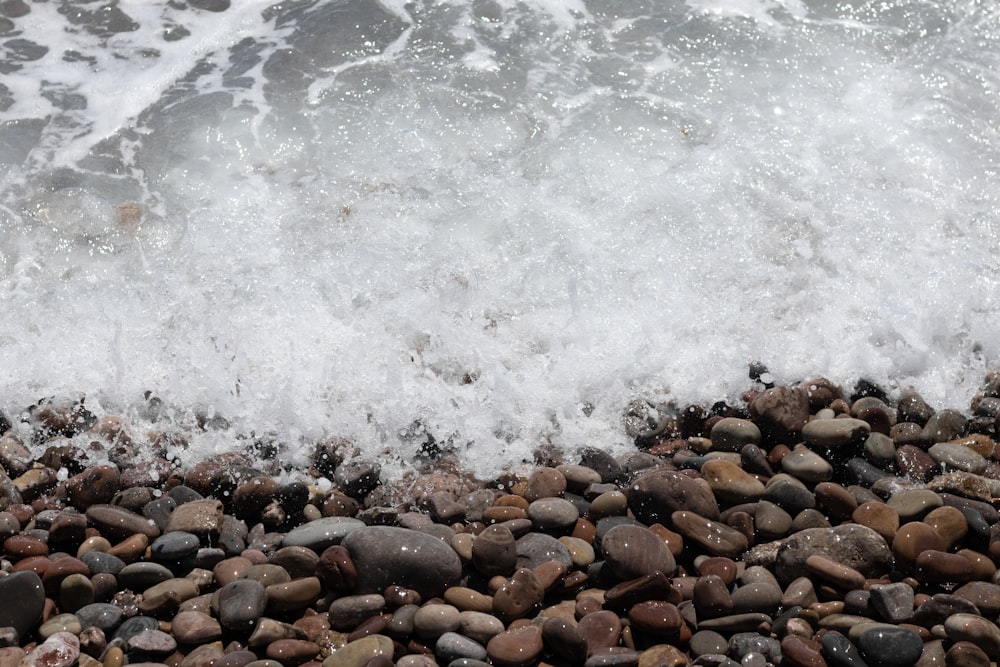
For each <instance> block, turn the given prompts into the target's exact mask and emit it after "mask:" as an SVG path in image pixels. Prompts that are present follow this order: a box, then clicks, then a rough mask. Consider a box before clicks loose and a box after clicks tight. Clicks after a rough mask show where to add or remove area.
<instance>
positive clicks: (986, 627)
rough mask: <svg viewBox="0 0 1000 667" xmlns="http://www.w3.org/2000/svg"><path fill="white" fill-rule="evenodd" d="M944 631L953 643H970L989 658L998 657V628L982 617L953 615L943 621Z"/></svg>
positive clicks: (999, 639) (999, 645)
mask: <svg viewBox="0 0 1000 667" xmlns="http://www.w3.org/2000/svg"><path fill="white" fill-rule="evenodd" d="M944 630H945V633H946V634H947V636H948V639H950V640H951V641H953V642H960V641H967V642H971V643H973V644H975V645H976V646H978V647H979V648H981V649H983V651H985V652H986V653H987V654H988V655H990V656H997V655H1000V628H998V627H997V626H996V624H995V623H993V622H991V621H989V620H987V619H985V618H983V617H982V616H976V615H973V614H953V615H952V616H949V617H948V618H947V619H946V620H945V622H944Z"/></svg>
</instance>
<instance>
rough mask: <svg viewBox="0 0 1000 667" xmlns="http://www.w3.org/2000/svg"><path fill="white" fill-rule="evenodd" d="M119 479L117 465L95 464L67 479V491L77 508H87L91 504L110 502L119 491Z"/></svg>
mask: <svg viewBox="0 0 1000 667" xmlns="http://www.w3.org/2000/svg"><path fill="white" fill-rule="evenodd" d="M118 480H119V473H118V468H117V467H115V466H111V465H100V466H93V467H91V468H88V469H87V470H84V471H83V472H81V473H79V474H77V475H74V476H72V477H70V478H69V479H68V480H66V493H67V495H68V496H69V500H70V502H71V503H73V505H74V506H75V507H76V508H78V509H80V510H86V509H87V508H88V507H90V506H91V505H98V504H107V503H110V502H111V499H112V498H113V497H114V495H115V493H116V492H117V491H118V488H119V487H118Z"/></svg>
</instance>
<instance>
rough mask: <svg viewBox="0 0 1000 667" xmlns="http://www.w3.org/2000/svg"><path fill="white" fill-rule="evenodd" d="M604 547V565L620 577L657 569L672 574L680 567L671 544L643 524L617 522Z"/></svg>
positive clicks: (618, 578) (631, 577) (615, 575)
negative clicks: (671, 550) (668, 544)
mask: <svg viewBox="0 0 1000 667" xmlns="http://www.w3.org/2000/svg"><path fill="white" fill-rule="evenodd" d="M601 551H602V552H603V555H604V567H605V568H606V569H607V570H608V572H609V573H610V574H611V575H612V576H613V577H615V578H616V579H617V580H619V581H621V580H627V579H636V578H638V577H642V576H645V575H647V574H653V573H654V572H663V573H664V574H666V575H667V576H672V575H673V574H674V570H675V569H676V568H677V564H676V563H675V561H674V556H673V554H671V553H670V550H669V549H667V545H666V544H664V543H663V541H662V540H661V539H660V538H659V537H657V536H656V535H655V534H654V533H653V532H652V531H650V530H649V529H647V528H643V527H641V526H629V525H621V526H615V527H614V528H612V529H611V530H609V531H608V532H607V533H606V534H605V535H604V537H603V538H602V539H601Z"/></svg>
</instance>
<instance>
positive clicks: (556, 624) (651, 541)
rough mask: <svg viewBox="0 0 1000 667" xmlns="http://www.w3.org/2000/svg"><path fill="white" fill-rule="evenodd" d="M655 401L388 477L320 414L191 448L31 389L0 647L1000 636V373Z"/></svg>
mask: <svg viewBox="0 0 1000 667" xmlns="http://www.w3.org/2000/svg"><path fill="white" fill-rule="evenodd" d="M652 412H655V411H652ZM652 412H650V413H647V414H646V415H645V417H643V418H640V419H639V420H638V421H635V420H633V421H632V423H631V425H632V427H635V426H636V424H638V428H633V431H634V432H635V435H636V443H637V446H636V449H635V451H632V452H629V453H627V454H624V455H622V456H618V457H613V456H611V455H609V454H608V453H607V452H605V451H603V450H602V449H600V448H597V447H592V446H591V447H583V448H582V449H581V450H580V451H579V452H577V453H575V454H574V455H573V456H572V457H570V458H569V460H567V459H566V457H569V455H568V454H563V453H561V452H558V451H556V450H554V449H552V448H548V447H540V448H539V450H538V452H537V461H536V462H534V464H533V465H530V466H520V467H518V468H516V469H512V470H511V471H510V472H508V473H505V474H504V475H502V476H500V477H499V478H498V479H494V480H485V481H484V480H478V479H475V478H474V477H473V476H472V475H470V474H468V473H467V472H464V471H462V470H461V469H459V468H457V467H455V466H454V465H453V464H452V463H450V462H449V461H448V460H447V458H446V457H442V458H440V459H439V460H437V461H435V462H433V464H431V465H429V466H428V467H427V468H426V470H424V471H423V472H420V473H413V474H410V475H407V476H406V477H405V478H404V479H399V480H386V479H382V476H381V470H380V466H379V463H378V461H375V460H370V459H365V458H363V457H360V456H358V455H357V454H356V452H352V448H351V445H350V443H344V442H339V441H335V440H334V441H327V442H323V443H320V444H318V445H317V446H316V448H315V452H314V455H313V459H312V460H313V467H312V468H311V469H309V470H304V471H300V473H299V474H298V475H297V476H296V475H291V476H290V475H287V474H285V475H281V476H275V475H271V474H266V473H265V472H264V471H262V470H261V469H260V468H259V463H260V460H259V458H258V459H254V458H253V457H251V456H250V455H249V454H248V453H247V452H241V451H233V452H228V453H225V454H220V455H218V456H215V457H213V458H211V459H208V460H202V461H199V462H197V463H196V464H194V465H192V466H190V467H189V468H187V469H181V468H180V467H179V466H178V465H177V464H176V462H172V461H168V460H167V459H166V458H164V457H153V458H151V459H150V458H145V459H143V458H142V457H138V458H135V457H136V456H137V452H138V451H139V450H140V449H141V448H142V447H149V446H151V445H149V442H162V441H163V439H164V438H166V439H170V438H171V437H179V436H171V435H169V434H153V435H150V436H149V438H148V441H147V442H146V444H142V443H140V442H139V441H138V440H134V438H135V436H134V435H133V434H131V432H130V428H129V426H128V425H127V424H125V423H124V422H122V420H120V419H117V418H113V417H105V418H102V419H96V418H94V417H93V416H92V415H90V414H89V413H88V412H87V411H86V410H85V409H84V408H83V407H82V404H81V403H75V404H74V403H69V404H63V405H61V406H58V405H51V404H44V403H43V404H39V405H38V406H34V407H33V408H32V410H30V411H29V412H28V413H26V414H27V417H26V420H27V421H26V422H25V423H27V424H28V425H29V426H30V437H28V438H26V437H25V434H26V433H29V430H26V429H25V428H23V426H24V425H23V424H22V425H21V426H22V427H19V428H10V427H11V424H10V423H9V422H7V423H6V424H0V426H3V427H4V430H6V434H5V435H3V437H0V464H2V466H3V469H4V471H5V472H4V474H2V475H0V509H2V511H0V542H2V558H3V560H2V564H0V565H2V573H0V575H2V576H0V602H2V604H0V667H71V666H72V665H75V664H79V665H81V666H83V667H98V666H103V667H121V666H122V665H126V664H128V665H135V664H144V665H153V664H155V665H170V666H171V667H246V666H248V665H249V666H252V667H303V666H304V667H353V666H357V667H361V666H366V665H367V666H371V667H376V666H379V667H381V666H388V665H398V666H400V667H406V666H409V667H423V666H429V665H454V666H455V667H474V666H476V665H484V664H492V665H497V666H504V667H519V666H524V667H528V666H531V665H554V666H559V665H567V666H568V665H584V666H586V667H597V666H605V665H607V666H611V665H631V666H636V665H638V666H641V667H653V666H659V665H663V666H671V667H676V666H681V665H712V666H719V667H733V666H736V665H742V666H745V667H766V666H767V665H785V666H791V667H795V666H798V667H819V666H823V665H830V666H837V667H859V666H863V665H869V666H871V667H876V666H887V667H894V666H897V665H898V666H899V667H903V666H912V665H918V666H920V667H931V666H938V665H942V666H943V665H947V666H950V667H966V666H968V667H978V666H982V667H988V666H989V665H991V664H995V663H996V662H997V660H998V659H1000V627H998V625H997V622H998V617H1000V574H998V573H997V563H998V562H1000V526H998V524H1000V522H998V519H1000V515H998V511H997V508H996V506H995V505H996V502H995V500H994V499H995V498H998V497H1000V455H998V451H997V448H996V441H995V440H994V438H995V436H996V431H997V419H998V415H1000V379H998V378H996V377H993V376H990V377H988V378H987V379H986V382H985V384H984V388H983V391H982V393H981V394H980V395H977V396H976V397H975V399H974V401H973V405H972V406H971V408H970V409H969V410H968V411H960V410H954V409H938V410H935V409H933V408H932V407H931V406H929V405H927V403H926V402H925V401H924V400H923V399H922V398H921V397H920V395H919V394H918V393H917V392H915V391H913V390H905V391H903V392H901V393H900V395H899V396H897V397H896V398H894V399H893V398H890V397H889V396H888V395H887V394H886V393H885V392H884V391H882V390H881V389H880V388H879V387H877V386H875V385H872V384H870V383H859V385H858V386H857V387H855V390H854V392H853V393H852V394H851V395H845V394H844V392H843V391H842V389H841V388H840V387H839V386H837V385H835V384H834V383H832V382H830V381H829V380H826V379H823V378H818V379H814V380H810V381H807V382H803V383H800V384H797V385H790V386H762V385H758V386H756V387H755V388H754V389H752V390H749V391H748V392H746V394H744V396H743V397H742V401H741V402H740V404H739V405H737V406H732V405H728V404H726V403H719V404H716V405H714V406H711V407H705V406H698V405H689V406H685V407H682V408H678V409H675V410H674V411H673V412H670V411H665V412H658V413H656V415H657V416H656V417H655V418H649V414H652ZM634 416H635V415H634V414H632V415H631V417H634ZM631 417H629V416H627V418H626V421H627V423H628V420H629V418H631ZM644 419H645V422H644V421H643V420H644ZM81 443H89V444H85V445H84V446H82V447H81ZM257 453H258V454H259V452H257ZM255 466H258V467H255Z"/></svg>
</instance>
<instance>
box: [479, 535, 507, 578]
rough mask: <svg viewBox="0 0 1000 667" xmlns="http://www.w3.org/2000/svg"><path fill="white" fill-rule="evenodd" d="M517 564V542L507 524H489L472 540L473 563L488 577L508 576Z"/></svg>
mask: <svg viewBox="0 0 1000 667" xmlns="http://www.w3.org/2000/svg"><path fill="white" fill-rule="evenodd" d="M516 564H517V544H516V543H515V540H514V534H513V533H511V532H510V529H509V528H507V527H506V526H488V527H487V528H486V529H485V530H483V532H481V533H479V535H476V538H475V540H474V541H473V542H472V565H473V566H474V567H475V568H476V569H477V570H478V571H479V572H480V574H483V575H484V576H487V577H492V576H495V575H502V576H507V575H509V574H510V573H511V572H513V571H514V567H515V565H516Z"/></svg>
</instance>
